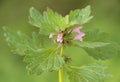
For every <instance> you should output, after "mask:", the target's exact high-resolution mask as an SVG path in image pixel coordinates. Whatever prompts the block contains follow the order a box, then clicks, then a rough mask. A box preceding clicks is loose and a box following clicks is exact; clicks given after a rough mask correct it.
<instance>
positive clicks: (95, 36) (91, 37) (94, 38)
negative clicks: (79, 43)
mask: <svg viewBox="0 0 120 82" xmlns="http://www.w3.org/2000/svg"><path fill="white" fill-rule="evenodd" d="M84 32H85V37H84V41H87V42H90V41H91V42H106V41H109V39H110V36H109V34H108V33H105V32H101V31H100V30H99V29H93V30H88V31H84Z"/></svg>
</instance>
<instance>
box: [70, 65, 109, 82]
mask: <svg viewBox="0 0 120 82" xmlns="http://www.w3.org/2000/svg"><path fill="white" fill-rule="evenodd" d="M105 68H106V67H105V66H103V65H100V64H96V63H95V64H90V65H85V66H81V67H72V66H70V67H69V70H68V75H69V80H70V82H104V79H105V78H108V77H110V75H109V74H107V73H105Z"/></svg>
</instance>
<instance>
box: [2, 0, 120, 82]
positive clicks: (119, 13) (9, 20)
mask: <svg viewBox="0 0 120 82" xmlns="http://www.w3.org/2000/svg"><path fill="white" fill-rule="evenodd" d="M87 5H91V8H92V15H94V18H93V19H92V20H91V22H89V23H88V24H86V25H85V26H84V27H87V28H91V29H92V28H94V27H95V28H99V29H100V30H102V31H105V32H108V33H110V35H111V36H112V40H113V41H116V42H118V43H120V32H119V31H120V0H0V82H57V81H58V73H57V72H51V73H43V74H42V75H41V76H35V75H28V74H27V72H26V69H25V66H26V64H25V63H24V62H23V60H22V59H23V57H21V56H19V55H14V54H12V53H11V52H10V48H9V47H8V46H7V43H6V41H5V38H4V36H3V30H2V27H3V26H8V27H9V28H11V29H12V30H14V31H17V30H21V31H22V32H24V33H26V34H28V35H29V34H30V33H31V32H32V31H35V30H36V28H35V27H33V26H31V25H29V23H28V15H29V8H30V7H31V6H34V7H35V8H36V9H38V10H39V11H44V10H45V9H46V7H50V8H52V9H53V10H55V11H57V12H59V13H60V14H62V15H63V16H64V15H66V14H68V13H69V11H70V10H73V9H76V8H83V7H85V6H87ZM68 52H69V54H70V56H72V57H73V62H75V63H74V64H76V65H83V64H88V63H90V62H91V63H92V62H94V61H95V60H94V59H93V58H91V57H89V56H88V55H87V54H86V53H85V52H84V51H81V53H82V54H79V50H78V49H74V50H73V48H70V50H68ZM74 52H78V53H77V54H74ZM102 63H104V64H106V65H107V66H108V69H107V71H108V72H109V73H110V74H112V75H113V77H112V78H110V79H107V80H106V81H105V82H120V64H119V63H120V56H119V55H118V56H117V57H115V58H113V59H110V60H106V61H104V62H102ZM65 82H68V79H67V77H65Z"/></svg>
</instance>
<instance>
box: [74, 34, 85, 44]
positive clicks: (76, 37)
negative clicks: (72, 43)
mask: <svg viewBox="0 0 120 82" xmlns="http://www.w3.org/2000/svg"><path fill="white" fill-rule="evenodd" d="M83 36H85V33H83V32H80V33H78V34H77V35H76V36H75V38H74V40H80V41H81V42H82V41H83Z"/></svg>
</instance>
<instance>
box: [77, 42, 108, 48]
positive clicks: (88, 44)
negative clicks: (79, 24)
mask: <svg viewBox="0 0 120 82" xmlns="http://www.w3.org/2000/svg"><path fill="white" fill-rule="evenodd" d="M76 44H77V45H79V46H80V47H84V48H97V47H103V46H107V45H109V44H110V43H105V42H80V41H77V42H76Z"/></svg>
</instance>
